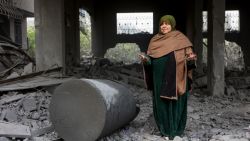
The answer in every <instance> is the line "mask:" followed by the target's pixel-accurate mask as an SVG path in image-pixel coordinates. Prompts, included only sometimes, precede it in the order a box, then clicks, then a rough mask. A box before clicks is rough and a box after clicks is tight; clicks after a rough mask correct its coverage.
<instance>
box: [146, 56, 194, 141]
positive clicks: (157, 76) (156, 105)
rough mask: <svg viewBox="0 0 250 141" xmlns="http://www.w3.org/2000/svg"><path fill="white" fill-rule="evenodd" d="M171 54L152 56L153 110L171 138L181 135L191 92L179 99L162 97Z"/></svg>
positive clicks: (161, 128) (164, 134)
mask: <svg viewBox="0 0 250 141" xmlns="http://www.w3.org/2000/svg"><path fill="white" fill-rule="evenodd" d="M168 59H169V56H168V55H165V56H163V57H160V58H155V59H153V58H151V62H150V64H151V65H152V66H151V67H152V73H153V74H152V75H153V85H154V86H153V112H154V118H155V121H156V124H157V126H158V128H159V130H160V132H161V134H162V135H163V136H167V137H169V138H170V139H172V138H174V137H175V136H181V135H182V134H183V132H184V129H185V126H186V121H187V97H188V95H189V92H186V93H185V94H183V95H181V96H179V97H178V100H169V99H164V98H160V92H161V86H162V81H163V78H164V72H166V69H171V68H168V66H166V61H168Z"/></svg>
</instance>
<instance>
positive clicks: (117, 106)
mask: <svg viewBox="0 0 250 141" xmlns="http://www.w3.org/2000/svg"><path fill="white" fill-rule="evenodd" d="M137 114H138V112H137V110H136V102H135V100H134V98H133V95H131V93H130V91H129V90H128V88H126V87H124V86H123V85H121V84H119V83H116V82H113V81H110V80H99V79H98V80H97V79H76V80H69V81H67V82H65V83H63V84H61V85H60V86H58V87H57V88H56V89H55V91H54V94H53V96H52V100H51V104H50V119H51V121H52V124H53V125H54V127H55V130H56V131H57V132H58V134H59V136H60V137H62V138H63V139H65V140H66V141H95V140H96V139H98V138H101V137H103V136H106V135H108V134H110V133H112V132H113V131H115V130H116V129H118V128H121V127H122V126H124V125H126V124H128V123H129V122H130V121H132V120H133V119H134V118H135V117H136V115H137Z"/></svg>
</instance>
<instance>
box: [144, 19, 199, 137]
mask: <svg viewBox="0 0 250 141" xmlns="http://www.w3.org/2000/svg"><path fill="white" fill-rule="evenodd" d="M175 26H176V22H175V18H174V17H173V16H171V15H165V16H163V17H162V18H161V19H160V30H159V33H158V34H156V35H155V36H154V37H153V38H152V39H151V40H150V43H149V47H148V51H147V55H146V56H144V55H140V58H141V60H142V62H143V64H144V69H145V70H148V69H147V68H150V69H151V70H152V71H151V73H152V82H153V83H151V84H152V86H148V88H152V90H153V112H154V117H155V121H156V124H157V126H158V128H159V130H160V132H161V134H162V135H163V136H165V137H169V138H170V139H173V138H174V137H175V136H181V135H182V134H183V132H184V129H185V126H186V120H187V96H188V94H189V90H190V89H189V88H190V87H188V85H187V84H188V82H187V81H188V80H191V70H187V65H186V64H187V63H186V61H187V60H195V59H196V56H195V55H194V54H193V51H192V48H191V47H192V43H191V42H190V41H189V40H188V38H187V37H186V36H185V35H184V34H182V33H181V32H180V31H178V30H175ZM147 56H149V57H147ZM188 78H190V79H188ZM149 80H150V79H149Z"/></svg>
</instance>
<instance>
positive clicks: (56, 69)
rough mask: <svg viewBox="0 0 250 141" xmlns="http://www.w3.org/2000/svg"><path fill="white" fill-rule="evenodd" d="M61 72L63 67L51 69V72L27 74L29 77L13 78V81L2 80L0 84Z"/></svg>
mask: <svg viewBox="0 0 250 141" xmlns="http://www.w3.org/2000/svg"><path fill="white" fill-rule="evenodd" d="M61 70H62V67H58V68H54V69H49V70H45V71H39V72H35V73H31V74H27V75H22V76H20V77H16V78H11V79H6V80H0V84H6V83H10V82H13V81H20V80H24V79H27V78H32V77H34V76H38V75H41V74H46V73H50V72H55V71H61Z"/></svg>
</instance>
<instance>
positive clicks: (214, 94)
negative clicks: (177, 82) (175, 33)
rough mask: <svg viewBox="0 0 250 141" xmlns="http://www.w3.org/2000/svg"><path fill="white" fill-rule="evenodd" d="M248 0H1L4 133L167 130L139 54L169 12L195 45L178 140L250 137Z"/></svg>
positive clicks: (37, 136)
mask: <svg viewBox="0 0 250 141" xmlns="http://www.w3.org/2000/svg"><path fill="white" fill-rule="evenodd" d="M246 3H247V2H246V1H242V0H241V1H240V0H219V1H218V0H176V1H170V0H154V1H153V0H123V1H121V0H116V1H109V0H108V1H98V0H0V141H64V140H65V141H95V140H96V141H164V140H166V139H165V138H164V137H162V136H161V135H160V133H159V130H158V128H157V125H156V123H155V121H154V115H153V104H152V91H150V90H147V88H146V85H145V80H144V74H143V67H142V64H141V62H140V61H139V58H138V53H140V52H145V51H147V48H148V44H149V41H150V39H151V38H152V37H153V35H155V34H156V33H158V31H159V29H158V28H159V19H160V17H162V16H163V15H166V14H170V15H173V16H174V17H175V18H176V22H177V26H176V29H178V30H180V31H181V32H183V33H184V34H185V35H187V37H188V38H189V39H190V41H191V42H192V43H193V50H194V52H195V53H196V54H197V68H196V69H195V70H194V72H193V83H192V87H193V89H192V92H191V94H190V95H189V97H188V106H187V108H188V110H187V111H188V114H187V125H186V129H185V132H184V135H183V136H181V137H178V138H174V141H249V140H250V57H249V56H248V55H249V54H250V36H249V31H250V27H249V25H250V19H249V13H250V9H249V8H248V6H247V4H246ZM28 18H30V19H34V20H33V23H32V24H33V25H32V26H33V32H32V35H33V38H34V39H33V38H32V39H31V38H30V31H29V30H28V26H29V22H28V20H27V19H28ZM79 33H80V34H79ZM31 44H33V46H35V47H31ZM86 46H87V47H89V48H88V49H87V51H86ZM131 46H133V47H134V48H133V49H131V48H127V47H131ZM119 47H120V49H121V48H123V50H121V51H117V50H119V49H118V48H119ZM115 49H117V50H115ZM131 50H133V51H134V53H132V54H131ZM129 51H130V52H129ZM108 54H111V55H110V56H111V57H110V56H109V55H108Z"/></svg>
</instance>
